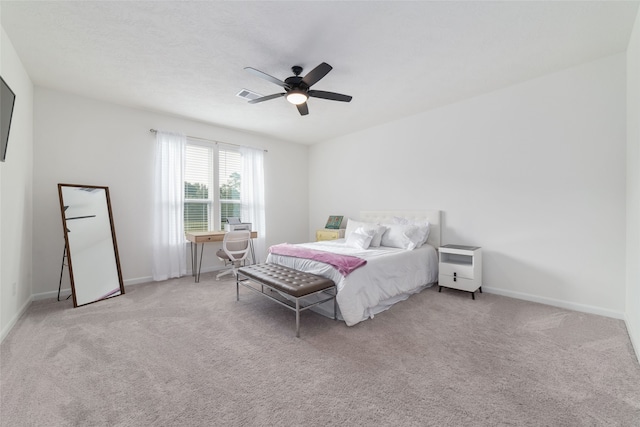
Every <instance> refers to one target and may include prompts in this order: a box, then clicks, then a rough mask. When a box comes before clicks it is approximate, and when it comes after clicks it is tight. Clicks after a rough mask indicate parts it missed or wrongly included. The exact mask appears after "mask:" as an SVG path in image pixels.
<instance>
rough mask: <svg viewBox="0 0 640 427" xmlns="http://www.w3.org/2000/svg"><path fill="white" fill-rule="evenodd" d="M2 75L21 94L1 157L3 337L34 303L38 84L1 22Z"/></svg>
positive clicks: (0, 333)
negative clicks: (35, 92)
mask: <svg viewBox="0 0 640 427" xmlns="http://www.w3.org/2000/svg"><path fill="white" fill-rule="evenodd" d="M0 30H1V31H0V33H1V34H0V47H1V48H0V75H2V78H3V79H4V80H5V82H7V84H8V85H9V87H10V88H11V89H12V90H13V92H14V93H15V94H16V101H15V107H14V111H13V119H12V121H11V131H10V134H9V145H8V148H7V158H6V161H5V162H4V163H1V162H0V242H1V243H0V340H1V339H3V338H4V337H5V336H6V334H7V333H8V332H9V331H10V330H11V327H12V326H13V325H14V324H15V322H16V321H17V320H18V318H19V317H20V315H21V314H22V312H23V311H24V310H25V309H26V307H27V306H28V304H29V302H31V284H32V276H31V266H32V261H31V249H32V216H31V212H32V198H33V196H32V194H33V190H32V182H33V179H32V171H33V84H32V83H31V80H30V79H29V76H28V75H27V72H26V71H25V69H24V67H23V65H22V62H21V61H20V58H19V57H18V55H17V53H16V51H15V49H14V47H13V44H12V43H11V40H9V37H8V36H7V34H6V33H5V31H4V29H2V28H1V27H0Z"/></svg>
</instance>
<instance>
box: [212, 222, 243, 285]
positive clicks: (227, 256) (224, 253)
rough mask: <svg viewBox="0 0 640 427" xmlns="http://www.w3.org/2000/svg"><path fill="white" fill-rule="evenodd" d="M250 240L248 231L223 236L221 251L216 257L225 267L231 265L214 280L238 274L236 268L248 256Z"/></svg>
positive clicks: (228, 233)
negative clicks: (226, 275)
mask: <svg viewBox="0 0 640 427" xmlns="http://www.w3.org/2000/svg"><path fill="white" fill-rule="evenodd" d="M250 240H251V232H250V231H248V230H238V231H229V232H227V233H226V234H225V235H224V239H223V240H222V249H218V251H217V252H216V256H217V257H218V258H220V260H221V261H224V263H225V265H227V263H231V268H230V269H228V270H225V271H223V272H222V273H220V274H218V275H217V276H216V280H220V277H222V276H224V275H225V274H233V275H234V276H236V275H237V274H238V273H237V271H238V268H239V267H240V266H241V264H242V262H243V261H244V260H245V259H246V258H247V255H249V251H250V249H251V247H250V244H249V241H250Z"/></svg>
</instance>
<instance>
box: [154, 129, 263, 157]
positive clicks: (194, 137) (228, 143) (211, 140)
mask: <svg viewBox="0 0 640 427" xmlns="http://www.w3.org/2000/svg"><path fill="white" fill-rule="evenodd" d="M149 132H151V133H156V132H158V130H157V129H149ZM186 137H187V138H189V139H198V140H200V141H207V142H213V143H216V144H224V145H233V146H234V147H247V146H246V145H240V144H231V143H230V142H221V141H214V140H213V139H207V138H200V137H197V136H189V135H186ZM250 148H255V147H250ZM262 151H264V152H265V153H268V152H269V150H265V149H263V150H262Z"/></svg>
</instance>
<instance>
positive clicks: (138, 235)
mask: <svg viewBox="0 0 640 427" xmlns="http://www.w3.org/2000/svg"><path fill="white" fill-rule="evenodd" d="M151 128H154V129H163V130H171V131H181V132H184V133H185V134H187V135H192V136H197V137H202V138H209V139H214V140H218V141H223V142H227V143H232V144H241V145H248V146H253V147H260V148H265V149H267V150H268V153H266V154H265V175H266V177H265V184H266V189H265V192H266V208H267V216H266V226H267V230H268V232H269V234H268V235H267V236H266V244H267V245H270V244H274V243H278V242H281V241H285V240H289V241H300V240H304V239H305V238H306V234H307V231H308V203H307V197H306V192H307V186H308V180H307V172H306V169H307V162H308V148H307V147H306V146H301V145H298V144H291V143H287V142H281V141H277V140H273V139H268V138H264V137H258V136H255V135H252V134H248V133H244V132H238V131H234V130H229V129H224V128H219V127H214V126H210V125H206V124H203V123H199V122H194V121H190V120H186V119H182V118H177V117H171V116H167V115H163V114H158V113H152V112H148V111H142V110H137V109H133V108H127V107H123V106H119V105H115V104H110V103H105V102H100V101H96V100H92V99H87V98H82V97H79V96H75V95H72V94H68V93H63V92H58V91H53V90H49V89H44V88H40V87H36V89H35V97H34V144H35V150H34V159H35V160H34V235H35V236H37V238H36V239H35V240H36V241H37V242H36V244H35V246H34V251H33V252H34V257H33V259H34V290H33V292H34V294H36V296H37V297H38V298H41V297H50V296H53V295H55V294H56V292H57V287H58V279H59V274H60V263H61V260H62V251H63V248H64V237H63V231H62V223H61V216H60V205H59V201H58V194H57V184H58V183H70V184H90V185H105V186H108V187H109V191H110V194H111V203H112V209H113V216H114V223H115V228H116V238H117V242H118V251H119V254H120V262H121V265H122V270H123V271H122V273H123V277H124V279H125V286H126V285H127V284H132V283H138V282H142V281H149V280H151V252H152V251H151V240H152V239H151V232H152V230H151V215H152V212H151V208H152V205H151V194H150V189H151V188H152V169H153V158H154V156H153V147H154V141H155V135H154V134H152V133H150V132H149V129H151ZM299 194H302V195H303V197H295V196H292V195H299ZM218 247H219V246H218ZM187 249H188V248H187ZM216 249H217V247H216V246H215V245H214V244H211V245H207V246H205V260H204V262H203V271H207V270H211V269H214V268H218V267H220V266H221V265H222V264H221V263H220V262H219V260H218V259H217V258H216V257H215V256H214V253H215V250H216ZM207 255H208V256H207ZM188 265H190V263H188ZM68 283H69V281H68V274H67V272H66V269H65V279H64V282H63V288H68V287H69V285H68Z"/></svg>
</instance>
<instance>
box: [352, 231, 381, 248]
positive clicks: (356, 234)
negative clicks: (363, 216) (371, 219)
mask: <svg viewBox="0 0 640 427" xmlns="http://www.w3.org/2000/svg"><path fill="white" fill-rule="evenodd" d="M374 234H375V231H373V230H365V229H364V228H362V227H359V228H357V229H356V230H355V231H353V232H352V233H351V234H349V236H348V237H347V240H346V242H345V244H346V245H347V246H349V247H352V248H359V249H367V248H369V245H370V244H371V239H373V235H374Z"/></svg>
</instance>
